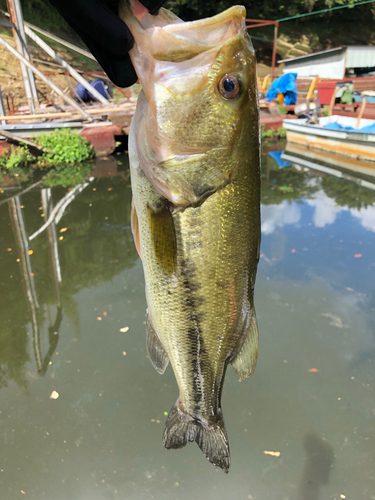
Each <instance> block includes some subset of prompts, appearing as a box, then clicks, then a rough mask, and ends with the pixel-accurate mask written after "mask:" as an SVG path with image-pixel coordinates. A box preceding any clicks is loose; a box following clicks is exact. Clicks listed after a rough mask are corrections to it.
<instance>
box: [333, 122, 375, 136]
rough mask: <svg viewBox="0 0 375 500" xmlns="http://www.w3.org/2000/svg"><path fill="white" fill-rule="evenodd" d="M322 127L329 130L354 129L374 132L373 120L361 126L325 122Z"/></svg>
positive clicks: (364, 132) (365, 132) (363, 132)
mask: <svg viewBox="0 0 375 500" xmlns="http://www.w3.org/2000/svg"><path fill="white" fill-rule="evenodd" d="M324 128H328V129H331V130H354V131H355V132H361V133H362V134H375V122H374V123H372V124H371V125H366V127H362V128H354V127H348V126H347V127H344V126H343V125H340V124H339V123H327V125H324Z"/></svg>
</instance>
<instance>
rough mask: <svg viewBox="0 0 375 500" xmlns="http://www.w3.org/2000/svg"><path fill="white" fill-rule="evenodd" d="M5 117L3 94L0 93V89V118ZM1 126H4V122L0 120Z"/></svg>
mask: <svg viewBox="0 0 375 500" xmlns="http://www.w3.org/2000/svg"><path fill="white" fill-rule="evenodd" d="M2 116H6V114H5V107H4V101H3V94H2V93H1V89H0V117H2ZM0 123H1V125H6V123H7V122H6V120H0Z"/></svg>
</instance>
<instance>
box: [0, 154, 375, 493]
mask: <svg viewBox="0 0 375 500" xmlns="http://www.w3.org/2000/svg"><path fill="white" fill-rule="evenodd" d="M266 158H267V155H265V156H264V157H263V165H264V168H263V173H262V176H263V205H262V215H263V218H262V225H263V236H262V238H263V239H262V246H261V259H260V263H259V267H258V278H257V284H256V292H255V301H256V308H257V315H258V321H259V327H260V337H261V347H260V356H259V364H258V367H257V370H256V372H255V375H254V377H253V378H252V380H250V381H248V382H244V383H242V384H240V383H238V381H237V379H236V377H235V375H234V373H233V371H232V370H231V369H228V374H227V379H226V383H225V386H224V389H223V408H224V412H225V416H226V423H227V427H228V430H229V429H230V431H229V433H230V442H231V453H232V470H231V472H230V474H229V475H228V476H226V477H224V474H222V475H220V474H219V473H218V471H215V470H214V469H213V468H212V470H211V467H210V465H209V464H208V463H207V464H206V463H205V460H204V459H202V457H201V456H200V452H199V450H198V449H196V447H193V446H190V447H186V449H185V450H183V452H181V453H178V452H176V453H168V452H167V451H164V450H163V448H162V444H161V436H162V428H163V423H164V421H165V415H164V412H165V411H168V410H169V408H170V401H171V394H175V390H176V382H175V378H174V376H173V373H172V370H167V371H166V373H165V374H164V375H163V376H162V377H161V376H159V375H158V374H157V373H156V372H155V370H154V369H153V367H152V366H151V364H150V362H149V360H148V359H147V352H146V347H145V324H144V322H145V320H146V318H145V309H146V303H145V296H144V280H143V272H142V266H141V263H140V261H139V259H138V257H137V254H136V251H135V248H134V244H133V241H132V237H131V230H130V199H131V193H130V181H129V176H128V171H127V158H126V156H118V157H115V158H110V159H109V160H103V161H102V162H101V163H100V164H97V165H96V168H95V170H94V171H93V172H90V177H89V178H86V179H85V180H84V182H81V183H80V185H79V186H74V185H73V186H70V188H71V189H69V188H67V187H61V186H53V185H45V184H44V183H43V184H42V182H40V183H39V184H36V182H38V181H39V180H40V181H42V179H39V180H35V179H30V181H29V184H27V185H26V186H25V185H22V186H18V187H17V189H15V188H16V186H13V187H9V186H8V188H6V189H5V192H4V193H2V194H0V386H1V387H2V389H1V391H0V392H1V394H0V396H1V397H0V442H1V457H0V492H1V494H0V497H1V498H4V499H6V500H8V499H9V500H11V499H12V500H13V498H21V497H22V498H23V493H21V492H20V491H21V490H22V491H24V492H25V498H26V497H27V498H36V499H38V500H39V499H40V498H42V497H46V498H51V499H53V500H60V499H61V500H65V499H67V498H69V499H71V500H85V499H87V498H90V499H91V498H95V499H96V498H98V499H100V500H101V499H103V498H113V499H114V500H122V499H123V498H129V497H132V498H133V497H134V498H136V499H137V500H146V499H147V500H149V499H152V498H157V499H158V500H174V499H175V498H179V499H180V500H188V499H190V498H191V497H192V496H195V497H197V498H205V499H207V500H220V499H221V498H239V499H242V498H244V499H249V498H253V499H254V500H259V499H262V500H263V499H269V498H272V499H274V498H277V499H278V498H280V499H281V500H287V499H289V500H291V499H295V500H318V499H319V500H323V499H326V498H327V499H328V498H330V499H334V498H337V499H338V498H339V497H340V495H341V494H343V495H345V496H346V498H356V499H357V498H358V499H362V498H363V499H365V498H366V499H367V498H369V499H371V496H374V494H373V492H374V491H375V483H374V478H373V476H374V475H373V470H374V467H375V465H374V454H373V448H374V445H373V443H374V439H375V426H374V412H375V410H374V403H373V402H374V397H373V396H374V387H375V375H374V374H375V371H374V366H373V365H374V362H375V354H374V353H375V336H374V328H373V325H374V322H375V306H374V300H375V296H374V282H375V227H374V226H375V215H374V210H375V203H374V202H373V201H372V200H373V198H372V197H371V196H372V194H371V195H370V194H369V191H368V190H365V189H364V188H363V187H361V186H358V185H357V186H355V185H354V186H353V184H348V183H347V182H346V181H345V180H344V179H337V180H336V179H335V182H336V183H337V184H335V185H334V186H333V190H332V189H331V187H332V186H331V185H330V184H332V183H331V182H330V179H331V178H330V177H328V176H327V175H326V174H325V173H315V172H313V171H305V169H304V168H300V169H298V168H297V167H298V165H297V164H295V163H294V164H292V165H291V166H289V167H286V168H283V169H279V168H278V166H277V164H276V163H275V162H274V160H273V159H271V158H270V159H269V161H268V166H267V164H266V162H267V159H266ZM327 180H328V181H329V182H328V184H327V182H326V181H327ZM44 182H45V181H44ZM76 187H77V188H76ZM25 188H26V189H27V188H31V189H29V190H28V191H26V192H25ZM75 188H76V189H75ZM353 203H354V205H353ZM56 207H57V208H56ZM64 207H65V208H64ZM58 214H59V216H58ZM60 216H61V217H60ZM59 217H60V219H59ZM47 222H49V223H48V224H47ZM41 228H43V230H42V231H41ZM33 235H34V238H33V239H31V240H30V238H31V237H32V236H33ZM30 251H32V253H31V254H30V253H29V252H30ZM104 313H105V314H104ZM124 327H125V328H124ZM51 363H52V364H51ZM311 370H312V371H311ZM53 390H56V391H58V392H59V394H60V397H59V399H58V400H51V399H49V396H50V394H51V392H52V391H53ZM311 429H317V430H318V431H317V434H311ZM325 439H326V440H327V441H326V440H325ZM328 443H329V444H328ZM331 446H332V448H334V451H333V450H332V448H331ZM265 450H274V451H279V452H280V453H281V455H280V457H278V458H277V457H274V456H269V455H265V454H264V451H265ZM333 457H334V458H333Z"/></svg>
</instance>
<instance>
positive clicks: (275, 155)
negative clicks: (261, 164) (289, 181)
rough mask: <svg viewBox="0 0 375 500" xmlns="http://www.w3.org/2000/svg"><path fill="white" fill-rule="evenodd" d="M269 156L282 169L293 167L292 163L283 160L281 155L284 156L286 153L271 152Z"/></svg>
mask: <svg viewBox="0 0 375 500" xmlns="http://www.w3.org/2000/svg"><path fill="white" fill-rule="evenodd" d="M268 154H269V155H270V157H271V158H273V159H274V160H276V162H277V164H278V166H279V167H280V168H285V167H289V166H290V165H291V163H290V161H287V160H283V159H282V158H281V155H283V154H284V151H269V152H268Z"/></svg>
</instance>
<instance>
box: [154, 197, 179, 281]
mask: <svg viewBox="0 0 375 500" xmlns="http://www.w3.org/2000/svg"><path fill="white" fill-rule="evenodd" d="M148 217H149V222H150V227H151V237H152V243H153V247H154V252H155V256H156V260H157V262H158V264H159V266H160V267H161V269H162V270H163V271H164V272H165V273H166V274H172V273H173V271H174V270H175V267H176V253H177V243H176V232H175V228H174V223H173V218H172V214H171V212H170V210H169V208H168V206H167V205H163V206H162V207H161V208H160V209H158V210H157V211H154V210H153V209H152V208H151V207H148Z"/></svg>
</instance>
